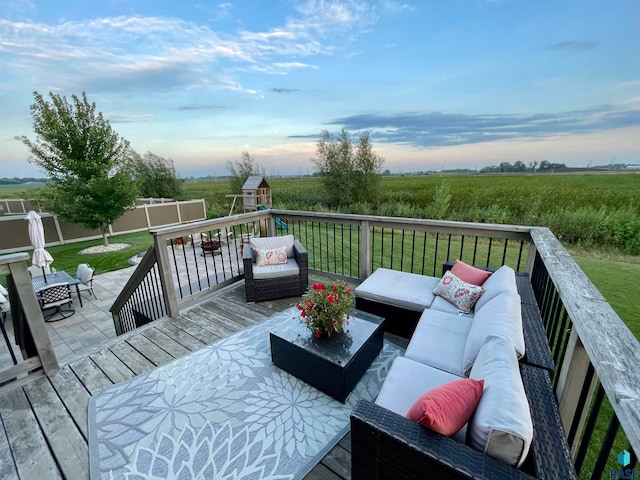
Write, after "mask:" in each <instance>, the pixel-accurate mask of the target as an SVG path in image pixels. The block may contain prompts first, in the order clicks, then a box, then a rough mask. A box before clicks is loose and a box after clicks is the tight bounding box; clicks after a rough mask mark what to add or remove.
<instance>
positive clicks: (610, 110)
mask: <svg viewBox="0 0 640 480" xmlns="http://www.w3.org/2000/svg"><path fill="white" fill-rule="evenodd" d="M33 91H38V92H39V93H41V94H44V95H47V94H48V92H50V91H53V92H56V93H60V94H62V95H66V96H70V95H71V94H74V93H75V94H80V93H82V92H83V91H85V92H86V93H87V95H88V97H89V99H90V100H91V101H95V102H96V104H97V107H98V110H99V111H101V112H102V113H103V114H104V115H105V117H106V118H108V119H109V120H110V122H111V124H112V126H113V128H114V129H115V131H116V132H117V133H118V134H119V135H120V136H122V137H124V138H126V139H127V140H129V141H130V142H131V145H132V147H133V148H134V149H135V150H136V151H138V152H139V153H145V152H147V151H151V152H153V153H155V154H157V155H161V156H163V157H166V158H171V159H173V160H174V162H175V166H176V169H177V170H178V172H179V174H180V175H181V176H183V177H188V176H204V175H221V174H226V173H227V169H226V162H227V160H233V159H239V158H240V155H241V152H242V151H243V150H247V151H248V152H249V153H250V154H251V155H252V157H254V158H255V160H256V162H257V163H258V164H259V165H260V166H261V167H264V169H265V171H266V172H267V174H270V175H273V174H300V173H311V172H312V171H313V165H312V163H311V161H310V159H311V158H312V157H313V155H314V153H315V144H316V142H317V140H318V138H319V136H320V132H321V131H322V130H325V129H327V130H329V131H332V132H338V131H339V130H340V129H341V128H345V129H346V130H347V131H348V132H350V133H352V134H353V135H357V134H358V133H360V132H362V131H365V130H367V131H370V132H371V139H372V141H373V145H374V149H375V150H376V151H377V152H378V153H380V154H381V155H382V156H383V157H384V158H385V165H384V168H388V169H390V170H391V171H393V172H408V171H420V170H432V169H433V170H440V169H442V168H480V167H482V166H485V165H497V164H499V163H500V162H502V161H508V162H511V163H513V162H515V161H517V160H521V161H524V162H525V163H530V162H533V161H538V162H539V161H541V160H549V161H551V162H562V163H566V164H567V165H575V166H583V165H587V163H588V162H590V163H591V164H592V165H593V164H596V165H597V164H606V163H609V162H610V161H612V160H614V161H615V162H618V163H638V162H640V155H639V154H640V142H639V141H638V138H640V2H638V0H610V1H604V0H601V1H594V0H580V1H574V0H562V1H557V0H552V1H547V0H539V1H530V0H438V1H417V0H416V1H409V0H406V1H403V0H396V1H394V0H349V1H331V0H262V1H257V0H254V1H249V0H245V1H223V2H211V1H204V0H203V1H188V0H184V1H180V2H177V1H175V0H171V1H164V0H156V1H153V0H101V1H93V0H60V1H57V2H53V1H50V0H2V2H1V3H0V164H1V168H0V177H13V176H18V177H21V176H40V175H41V172H40V171H39V170H38V169H37V167H36V166H35V165H33V164H31V163H29V162H28V161H27V158H28V152H27V150H26V147H24V145H22V143H20V142H19V141H17V140H15V139H14V137H15V136H16V135H27V136H28V137H30V138H35V137H34V133H33V129H32V119H31V116H30V111H29V107H30V105H31V104H32V103H33Z"/></svg>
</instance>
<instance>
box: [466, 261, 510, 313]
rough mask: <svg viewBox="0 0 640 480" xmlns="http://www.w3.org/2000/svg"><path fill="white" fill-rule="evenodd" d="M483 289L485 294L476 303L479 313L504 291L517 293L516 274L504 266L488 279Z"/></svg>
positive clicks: (475, 309)
mask: <svg viewBox="0 0 640 480" xmlns="http://www.w3.org/2000/svg"><path fill="white" fill-rule="evenodd" d="M482 288H484V293H483V294H482V296H481V297H480V298H479V299H478V301H477V302H476V306H475V308H474V311H475V312H478V310H480V309H481V308H482V307H483V306H484V305H486V304H487V303H488V302H489V301H491V300H492V299H493V298H495V297H496V296H497V295H499V294H500V293H502V292H504V291H511V292H516V293H517V292H518V287H517V285H516V272H515V271H514V270H513V268H511V267H509V266H507V265H503V266H502V267H500V268H499V269H498V270H496V271H495V272H493V274H491V276H490V277H489V278H487V280H486V281H485V282H484V283H483V284H482Z"/></svg>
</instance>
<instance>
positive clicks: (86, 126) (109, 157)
mask: <svg viewBox="0 0 640 480" xmlns="http://www.w3.org/2000/svg"><path fill="white" fill-rule="evenodd" d="M33 95H34V98H35V103H34V104H33V105H31V116H32V117H33V129H34V131H35V133H36V140H34V141H32V140H30V139H29V138H27V137H25V136H19V137H16V139H17V140H20V141H21V142H22V143H24V144H25V145H26V146H27V147H28V148H29V151H30V152H31V155H32V157H31V158H30V159H29V161H30V162H32V163H35V164H36V165H38V166H39V167H40V168H42V169H43V170H44V172H45V173H46V175H47V176H48V178H49V180H48V183H47V186H46V187H45V188H44V189H43V191H42V195H41V201H42V205H43V206H44V207H45V208H47V209H48V210H50V211H51V212H53V213H55V214H57V215H58V216H59V217H60V218H62V219H64V220H68V221H70V222H73V223H76V224H79V225H82V226H83V227H86V228H90V229H95V228H99V229H100V230H101V231H102V238H103V243H104V245H108V244H109V241H108V239H107V232H108V228H109V224H110V223H113V222H114V221H115V220H117V219H118V218H119V217H120V216H122V214H123V213H124V212H125V211H126V210H127V209H128V208H130V207H131V206H133V205H134V204H135V199H136V197H137V195H138V192H137V188H136V184H135V181H134V180H133V179H132V177H131V172H130V168H129V166H130V159H131V156H132V151H131V149H130V147H129V142H127V141H126V140H124V139H121V138H120V137H119V136H118V135H117V134H116V133H115V132H114V131H113V129H112V128H111V125H110V124H109V121H108V120H105V119H104V118H103V116H102V113H96V104H95V103H90V102H89V100H87V95H86V93H84V92H83V93H82V97H78V96H77V95H72V97H71V98H72V102H71V103H69V102H68V101H67V99H66V98H65V97H63V96H61V95H58V94H54V93H49V96H50V98H51V101H50V102H49V101H46V100H45V99H44V98H43V97H42V95H40V94H39V93H38V92H34V94H33Z"/></svg>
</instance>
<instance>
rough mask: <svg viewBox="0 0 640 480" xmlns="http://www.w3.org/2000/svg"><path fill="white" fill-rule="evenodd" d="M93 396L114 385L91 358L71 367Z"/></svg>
mask: <svg viewBox="0 0 640 480" xmlns="http://www.w3.org/2000/svg"><path fill="white" fill-rule="evenodd" d="M69 366H70V367H71V370H73V372H74V373H75V374H76V375H77V376H78V378H79V379H80V381H81V382H82V384H83V385H84V386H85V388H86V389H87V390H89V393H90V394H91V395H95V394H97V393H100V392H101V391H103V390H104V389H105V388H107V387H110V386H111V385H113V382H112V381H111V380H109V377H107V375H106V374H105V373H104V372H103V371H102V370H100V368H98V366H97V365H96V364H95V363H93V361H92V360H91V359H90V358H88V357H87V358H86V359H81V360H76V361H75V362H73V363H71V364H70V365H69Z"/></svg>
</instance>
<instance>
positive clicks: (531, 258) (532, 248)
mask: <svg viewBox="0 0 640 480" xmlns="http://www.w3.org/2000/svg"><path fill="white" fill-rule="evenodd" d="M537 253H538V249H537V248H536V244H535V242H533V241H531V242H529V252H528V253H527V266H526V267H525V268H526V270H525V271H526V272H527V273H528V274H529V281H531V279H532V278H533V267H534V265H535V263H536V254H537Z"/></svg>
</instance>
